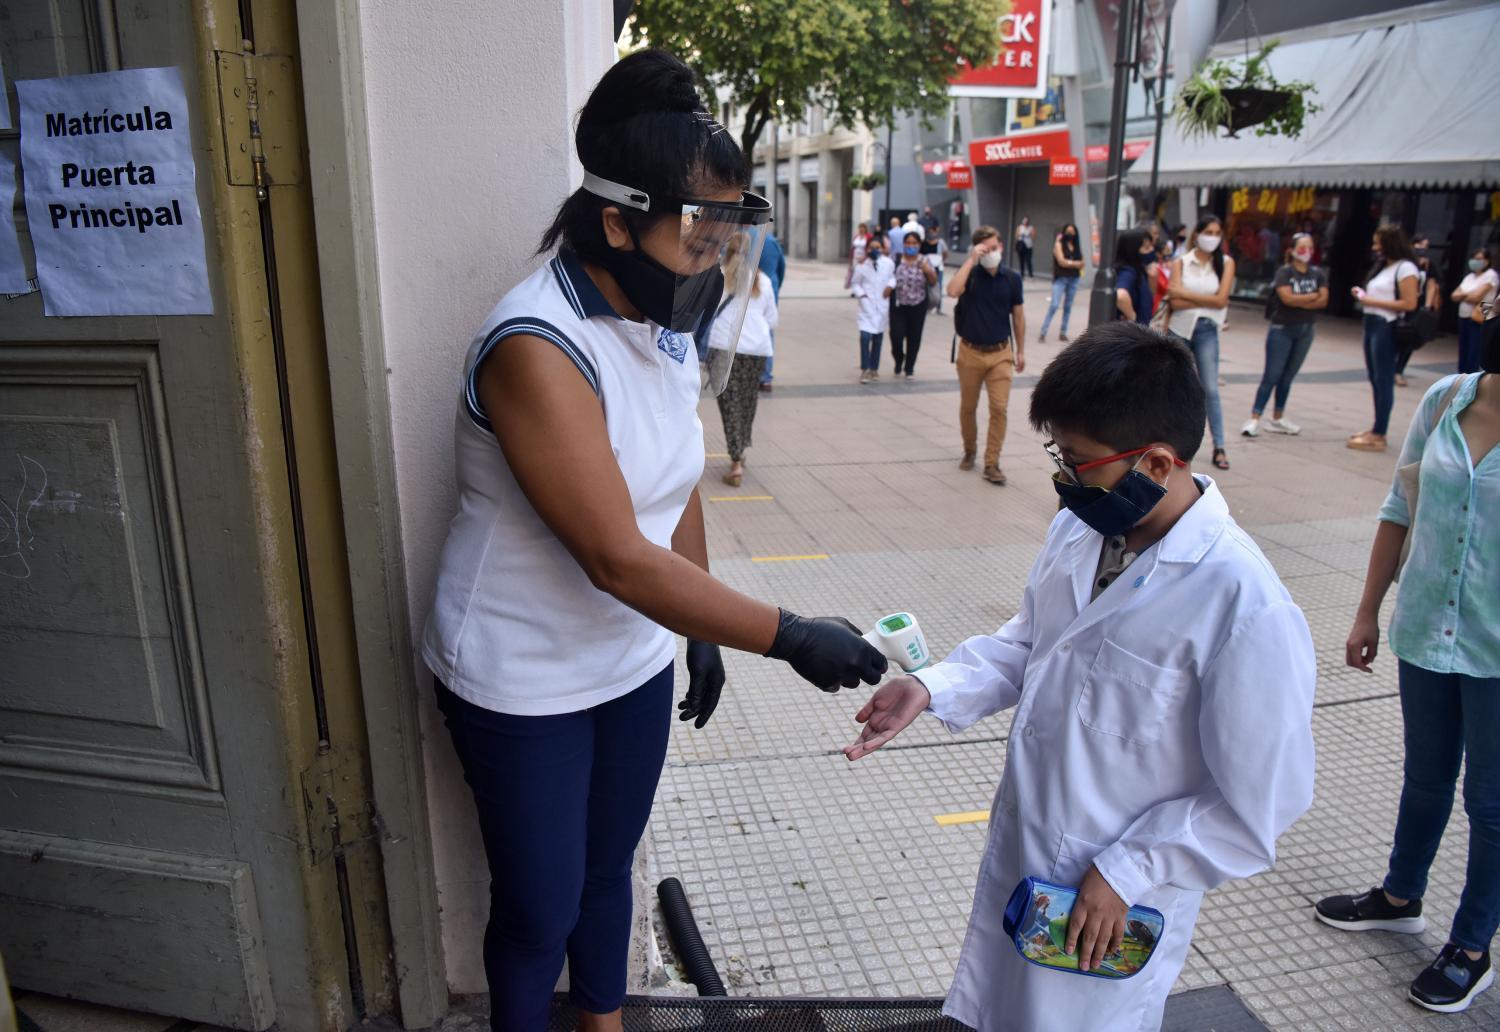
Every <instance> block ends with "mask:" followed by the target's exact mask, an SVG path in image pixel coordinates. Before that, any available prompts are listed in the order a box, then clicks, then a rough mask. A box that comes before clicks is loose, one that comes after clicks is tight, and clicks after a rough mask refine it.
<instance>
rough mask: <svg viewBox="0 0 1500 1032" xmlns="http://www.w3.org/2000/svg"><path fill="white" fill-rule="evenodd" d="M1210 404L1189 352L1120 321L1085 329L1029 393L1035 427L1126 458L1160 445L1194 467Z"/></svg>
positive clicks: (1061, 353) (1052, 363)
mask: <svg viewBox="0 0 1500 1032" xmlns="http://www.w3.org/2000/svg"><path fill="white" fill-rule="evenodd" d="M1206 405H1207V402H1206V401H1205V398H1204V394H1203V384H1202V383H1201V382H1200V381H1199V379H1198V368H1197V366H1196V365H1194V363H1193V354H1192V352H1191V351H1189V350H1188V349H1187V346H1186V345H1184V344H1181V343H1178V342H1177V341H1175V340H1173V339H1172V338H1170V337H1167V336H1165V335H1164V334H1160V333H1157V332H1156V331H1155V330H1153V329H1151V328H1150V327H1149V326H1142V325H1141V324H1140V323H1135V322H1128V321H1125V320H1119V321H1116V322H1108V323H1104V324H1102V325H1100V326H1095V327H1092V328H1090V329H1088V330H1085V331H1084V332H1083V333H1082V334H1081V335H1080V336H1079V337H1078V339H1077V340H1075V341H1073V343H1071V344H1069V345H1068V346H1067V347H1065V348H1063V349H1062V351H1060V352H1059V353H1058V355H1057V357H1056V358H1054V359H1053V360H1052V361H1051V363H1049V364H1048V366H1047V368H1046V369H1045V370H1044V371H1043V372H1042V375H1041V378H1040V379H1039V380H1038V381H1037V385H1036V387H1035V389H1033V390H1032V392H1031V425H1032V426H1033V427H1035V428H1036V429H1037V430H1039V431H1045V430H1046V429H1047V428H1053V429H1058V430H1069V431H1074V432H1076V433H1082V434H1087V435H1088V436H1089V437H1092V438H1093V439H1094V440H1096V441H1098V442H1100V443H1101V444H1107V445H1109V446H1110V447H1111V448H1114V449H1115V450H1116V451H1122V452H1124V451H1130V450H1131V449H1133V448H1142V447H1145V446H1146V445H1148V444H1152V443H1154V442H1157V441H1160V442H1162V443H1164V444H1169V445H1171V446H1172V449H1173V450H1174V451H1176V452H1177V457H1178V458H1179V459H1181V460H1182V461H1183V462H1190V461H1192V458H1193V456H1194V455H1196V454H1197V453H1198V448H1199V447H1200V446H1201V445H1202V444H1203V420H1204V415H1205V411H1206Z"/></svg>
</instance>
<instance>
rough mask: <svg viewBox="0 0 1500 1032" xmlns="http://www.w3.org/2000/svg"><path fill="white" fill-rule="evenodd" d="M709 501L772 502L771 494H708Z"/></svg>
mask: <svg viewBox="0 0 1500 1032" xmlns="http://www.w3.org/2000/svg"><path fill="white" fill-rule="evenodd" d="M708 500H709V501H710V502H774V501H775V500H776V499H775V498H774V497H773V496H771V495H710V496H709V498H708Z"/></svg>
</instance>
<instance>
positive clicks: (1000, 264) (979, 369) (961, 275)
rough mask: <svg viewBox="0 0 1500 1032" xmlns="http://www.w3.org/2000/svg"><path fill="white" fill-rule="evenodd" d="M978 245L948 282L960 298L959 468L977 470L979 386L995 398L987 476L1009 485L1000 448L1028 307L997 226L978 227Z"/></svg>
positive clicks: (1020, 364) (956, 315)
mask: <svg viewBox="0 0 1500 1032" xmlns="http://www.w3.org/2000/svg"><path fill="white" fill-rule="evenodd" d="M972 243H973V247H971V248H970V250H969V255H968V257H967V258H965V259H964V263H963V265H961V266H959V269H958V272H956V273H954V276H953V280H952V282H950V283H949V284H948V296H949V297H951V298H954V299H956V300H957V301H958V304H957V305H956V306H955V308H954V311H953V321H954V324H955V325H954V329H955V330H956V332H957V333H958V337H959V342H958V356H957V358H956V359H955V360H954V361H955V364H956V365H957V367H958V429H959V435H960V437H961V438H962V439H963V448H964V453H963V458H962V459H960V460H959V463H958V468H959V469H961V470H971V469H973V468H974V453H975V450H976V448H977V446H978V441H979V423H978V420H977V419H976V418H975V412H976V410H977V409H978V408H979V389H980V388H981V387H983V388H984V390H985V393H986V394H987V395H988V397H989V402H990V421H989V426H988V428H987V429H986V431H985V439H984V470H983V475H984V479H986V480H988V481H989V482H990V483H992V484H1004V483H1005V474H1004V473H1003V472H1002V471H1001V469H1000V447H1001V445H1002V444H1003V443H1004V441H1005V421H1006V410H1007V408H1008V407H1009V405H1010V385H1011V381H1013V380H1014V379H1015V375H1016V373H1019V372H1023V371H1025V369H1026V310H1025V309H1024V308H1023V307H1022V306H1021V277H1020V276H1018V275H1017V274H1015V273H1013V272H1011V271H1009V270H1008V269H1006V268H1005V245H1004V242H1003V241H1002V240H1001V239H1000V233H999V231H998V230H996V229H995V227H994V226H980V227H979V228H978V229H976V230H975V231H974V236H973V240H972Z"/></svg>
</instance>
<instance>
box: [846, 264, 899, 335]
mask: <svg viewBox="0 0 1500 1032" xmlns="http://www.w3.org/2000/svg"><path fill="white" fill-rule="evenodd" d="M895 286H896V263H895V262H893V261H891V260H890V258H888V257H886V256H885V255H881V256H880V260H879V261H875V262H872V261H869V260H866V261H862V262H860V263H859V264H858V265H856V266H855V267H854V275H853V276H852V277H851V278H850V280H849V293H851V294H853V295H854V296H855V297H857V298H859V331H860V332H861V333H884V332H885V331H886V330H888V329H890V326H891V302H890V298H888V297H886V296H885V288H886V287H892V288H894V287H895Z"/></svg>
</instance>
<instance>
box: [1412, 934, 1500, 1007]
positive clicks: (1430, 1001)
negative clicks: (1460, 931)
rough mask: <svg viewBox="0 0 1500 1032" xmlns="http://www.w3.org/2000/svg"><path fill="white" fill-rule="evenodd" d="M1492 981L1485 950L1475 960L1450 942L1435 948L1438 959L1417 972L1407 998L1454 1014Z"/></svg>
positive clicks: (1488, 957)
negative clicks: (1418, 973)
mask: <svg viewBox="0 0 1500 1032" xmlns="http://www.w3.org/2000/svg"><path fill="white" fill-rule="evenodd" d="M1494 981H1495V972H1494V971H1493V970H1491V969H1490V954H1489V951H1488V950H1486V951H1485V952H1484V954H1483V955H1482V956H1481V957H1480V958H1479V959H1478V960H1470V959H1469V955H1468V954H1467V953H1465V952H1464V951H1463V950H1461V949H1459V948H1458V947H1457V946H1455V945H1453V944H1452V943H1451V942H1450V943H1449V944H1448V945H1446V946H1444V947H1443V948H1442V949H1441V950H1439V951H1438V955H1437V960H1434V961H1433V962H1432V963H1431V964H1429V965H1428V966H1427V970H1426V971H1423V972H1422V973H1421V974H1420V975H1418V976H1417V980H1416V981H1415V982H1413V983H1412V984H1411V992H1410V993H1408V994H1407V998H1408V999H1410V1000H1411V1002H1412V1003H1415V1004H1416V1005H1417V1006H1418V1007H1426V1008H1427V1009H1428V1010H1432V1011H1441V1012H1442V1013H1444V1014H1457V1013H1458V1012H1459V1011H1461V1010H1467V1009H1468V1006H1469V1004H1471V1003H1473V1002H1474V997H1476V996H1478V995H1479V994H1480V993H1482V992H1484V991H1485V990H1486V989H1488V988H1489V987H1490V984H1491V983H1492V982H1494Z"/></svg>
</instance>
